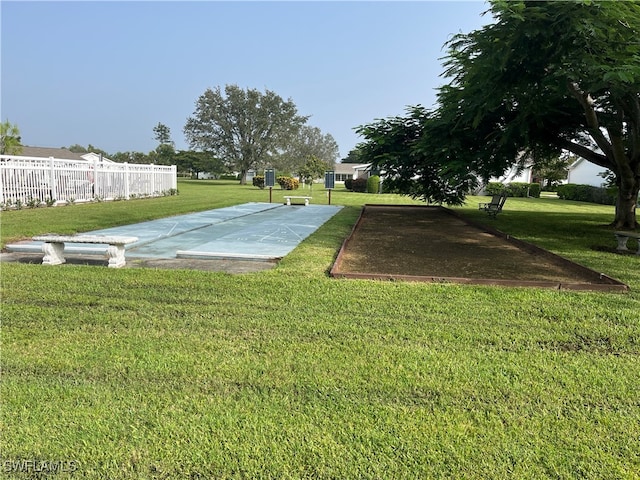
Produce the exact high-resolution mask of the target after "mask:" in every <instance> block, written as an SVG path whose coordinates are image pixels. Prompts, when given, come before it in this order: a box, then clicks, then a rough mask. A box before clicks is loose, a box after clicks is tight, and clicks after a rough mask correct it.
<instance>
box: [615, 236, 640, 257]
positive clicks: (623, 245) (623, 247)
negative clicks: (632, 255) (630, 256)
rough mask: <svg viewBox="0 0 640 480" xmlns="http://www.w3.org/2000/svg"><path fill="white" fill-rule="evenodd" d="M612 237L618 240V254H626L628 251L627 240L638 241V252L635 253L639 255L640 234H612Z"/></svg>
mask: <svg viewBox="0 0 640 480" xmlns="http://www.w3.org/2000/svg"><path fill="white" fill-rule="evenodd" d="M614 235H615V236H616V240H618V251H619V252H626V251H628V250H629V249H628V248H627V240H629V239H630V238H635V239H636V240H638V251H637V252H636V255H640V233H635V232H614Z"/></svg>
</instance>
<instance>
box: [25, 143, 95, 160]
mask: <svg viewBox="0 0 640 480" xmlns="http://www.w3.org/2000/svg"><path fill="white" fill-rule="evenodd" d="M19 155H20V156H22V157H41V158H49V157H54V158H63V159H65V160H84V158H82V154H80V153H74V152H72V151H71V150H67V149H66V148H51V147H26V146H23V147H22V151H21V152H20V153H19Z"/></svg>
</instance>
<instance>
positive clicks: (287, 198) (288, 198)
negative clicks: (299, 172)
mask: <svg viewBox="0 0 640 480" xmlns="http://www.w3.org/2000/svg"><path fill="white" fill-rule="evenodd" d="M284 199H285V204H286V205H291V200H293V199H295V200H304V206H305V207H306V206H307V205H309V200H311V197H297V196H292V195H285V197H284ZM299 205H302V204H301V203H300V204H299Z"/></svg>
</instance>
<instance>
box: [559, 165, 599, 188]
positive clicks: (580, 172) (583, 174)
mask: <svg viewBox="0 0 640 480" xmlns="http://www.w3.org/2000/svg"><path fill="white" fill-rule="evenodd" d="M606 172H608V170H607V169H606V168H604V167H601V166H600V165H596V164H595V163H591V162H589V161H587V160H585V159H584V158H579V159H578V160H576V161H575V162H573V164H572V165H571V166H570V167H569V175H568V178H567V183H577V184H580V185H592V186H594V187H601V186H602V185H603V184H604V182H605V179H604V177H602V176H600V174H602V173H606Z"/></svg>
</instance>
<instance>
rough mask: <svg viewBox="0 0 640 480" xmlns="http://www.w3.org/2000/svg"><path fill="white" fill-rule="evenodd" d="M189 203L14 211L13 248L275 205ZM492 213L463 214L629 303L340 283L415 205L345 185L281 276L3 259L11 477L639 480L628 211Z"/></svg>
mask: <svg viewBox="0 0 640 480" xmlns="http://www.w3.org/2000/svg"><path fill="white" fill-rule="evenodd" d="M179 189H180V195H179V196H176V197H165V198H159V199H147V200H133V201H129V202H113V203H97V204H90V205H74V206H70V207H56V208H48V209H45V208H41V209H35V210H21V211H10V212H3V213H2V231H1V234H2V244H3V245H5V244H6V243H7V242H10V241H12V240H15V239H17V238H22V237H29V236H31V235H33V234H36V233H44V232H60V233H63V232H65V233H71V232H76V231H86V230H91V229H95V228H104V227H108V226H112V225H117V224H122V223H131V222H137V221H142V220H147V219H150V218H155V217H160V216H166V215H172V214H179V213H185V212H189V211H195V210H203V209H209V208H218V207H223V206H228V205H232V204H237V203H244V202H246V201H267V200H268V191H266V190H258V189H255V188H253V187H249V186H246V187H241V186H237V185H235V184H232V183H228V182H206V181H197V182H195V181H193V182H191V181H182V182H180V184H179ZM273 193H274V200H275V199H278V200H280V197H281V195H282V192H281V191H280V190H274V192H273ZM313 197H314V200H313V203H324V202H326V197H325V192H324V191H323V190H322V189H321V188H319V187H318V186H316V187H315V188H314V192H313ZM481 200H483V199H480V198H477V197H475V198H474V197H471V198H470V199H469V202H468V204H467V206H465V207H461V208H460V209H459V210H460V211H461V212H462V213H464V214H465V215H468V216H469V217H472V218H474V219H476V220H480V221H483V222H491V224H492V225H494V226H496V227H497V228H498V229H500V230H502V231H505V232H507V233H510V234H512V235H514V236H516V237H519V238H522V239H524V240H528V241H532V242H534V243H536V244H538V245H541V246H543V247H545V248H548V249H550V250H552V251H554V252H555V253H559V254H560V255H563V256H566V257H568V258H571V259H572V260H575V261H578V262H580V263H582V264H584V265H586V266H588V267H591V268H594V269H596V270H598V271H602V272H603V273H606V274H608V275H610V276H613V277H615V278H618V279H619V280H622V281H624V282H625V283H627V284H629V285H630V287H631V292H630V293H628V294H609V293H607V294H602V293H589V292H557V291H552V290H543V289H525V288H512V289H505V288H497V287H478V286H461V285H441V284H417V283H398V282H375V281H353V280H334V279H330V278H329V277H328V276H327V271H328V269H329V268H330V267H331V264H332V261H333V259H334V258H335V255H336V253H337V250H338V249H339V247H340V245H341V243H342V241H343V239H344V238H345V236H346V235H348V233H349V232H350V230H351V228H352V226H353V223H354V222H355V220H356V218H357V215H358V213H359V207H360V205H362V203H365V202H368V203H409V202H410V200H409V199H407V198H404V197H399V196H392V195H366V194H355V193H350V192H346V191H344V190H341V189H337V190H336V191H334V192H333V194H332V203H335V204H341V205H346V208H344V209H343V210H342V211H341V212H340V213H339V214H338V215H336V216H335V217H334V218H333V219H331V220H330V221H329V222H327V223H326V224H325V225H324V226H322V227H321V228H320V229H319V230H318V231H317V232H316V233H315V234H313V235H312V236H310V237H309V238H307V239H306V240H305V241H304V242H303V243H302V244H300V246H299V247H298V248H296V249H295V250H294V251H293V252H292V253H291V254H290V255H288V256H287V257H286V258H285V259H284V260H283V261H282V262H281V263H280V265H279V266H278V267H277V268H275V269H273V270H269V271H265V272H260V273H255V274H245V275H236V276H234V275H228V274H223V273H211V272H202V271H186V270H152V269H148V270H147V269H107V268H105V267H92V266H74V265H63V266H59V267H43V266H40V265H26V264H2V267H1V268H2V270H1V282H2V285H1V286H2V334H1V340H2V352H1V353H2V357H1V363H2V377H1V390H0V395H1V401H2V408H1V409H0V415H1V417H0V418H1V419H2V420H1V421H2V435H1V437H0V453H1V456H2V464H1V465H0V469H2V473H3V474H4V475H5V476H6V477H7V478H33V475H32V476H29V475H21V474H19V473H17V472H16V471H15V470H19V469H20V468H19V466H20V465H21V464H20V462H21V461H22V462H23V464H22V465H23V466H26V467H28V468H25V469H26V470H29V469H31V472H32V473H33V464H32V463H28V462H34V461H48V462H53V463H52V464H55V462H73V463H66V464H63V463H58V464H57V465H62V466H65V467H67V468H66V469H67V470H73V469H75V472H61V473H60V474H59V475H58V476H57V477H56V478H68V477H71V478H114V479H116V478H117V479H120V478H122V479H148V478H167V479H174V478H202V479H209V478H456V479H457V478H478V479H481V478H482V479H484V478H549V477H550V478H593V479H596V478H597V479H600V478H611V479H619V478H626V479H634V478H640V325H639V324H640V294H639V293H638V292H639V291H640V257H638V256H631V255H629V256H621V255H616V254H613V253H607V252H605V251H601V250H597V249H594V248H592V247H604V246H608V247H614V246H615V240H614V238H613V234H612V231H611V229H610V228H608V227H606V226H605V224H606V223H607V222H609V221H611V219H612V214H613V210H612V207H606V206H596V205H588V204H581V203H576V202H565V201H561V200H558V199H551V198H550V199H511V198H510V199H509V200H507V203H506V205H505V209H504V211H503V213H501V214H500V215H499V216H498V218H497V219H496V220H495V221H493V220H490V219H488V218H485V217H484V216H483V214H482V212H479V211H477V202H478V201H481ZM415 203H417V202H415ZM25 462H26V463H25ZM25 469H23V470H25ZM12 470H14V471H12ZM1 475H2V474H0V476H1Z"/></svg>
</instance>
